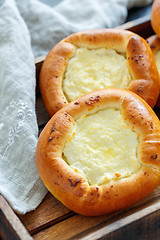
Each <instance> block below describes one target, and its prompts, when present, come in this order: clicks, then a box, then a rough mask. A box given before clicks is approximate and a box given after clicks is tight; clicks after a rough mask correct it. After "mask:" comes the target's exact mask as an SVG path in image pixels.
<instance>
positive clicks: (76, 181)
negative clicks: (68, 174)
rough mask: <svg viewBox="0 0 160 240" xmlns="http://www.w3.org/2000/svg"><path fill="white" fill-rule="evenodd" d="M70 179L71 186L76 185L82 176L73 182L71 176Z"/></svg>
mask: <svg viewBox="0 0 160 240" xmlns="http://www.w3.org/2000/svg"><path fill="white" fill-rule="evenodd" d="M68 180H69V182H70V183H71V187H76V185H77V184H78V183H80V182H81V181H82V179H81V178H79V179H76V180H75V182H74V183H73V182H72V179H71V178H68Z"/></svg>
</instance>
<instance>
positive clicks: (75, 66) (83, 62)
mask: <svg viewBox="0 0 160 240" xmlns="http://www.w3.org/2000/svg"><path fill="white" fill-rule="evenodd" d="M131 80H132V79H131V75H130V73H129V70H128V66H127V60H126V58H125V57H124V56H123V55H121V54H118V53H117V52H116V51H115V50H113V49H106V48H100V49H92V50H89V49H87V48H78V49H77V50H76V53H75V56H74V57H73V58H71V59H70V60H69V61H68V66H67V69H66V73H65V76H64V79H63V83H62V88H63V92H64V94H65V96H66V98H67V100H68V101H69V102H70V101H73V100H74V99H76V98H78V97H80V96H82V95H84V94H86V93H88V92H91V91H94V90H98V89H102V88H107V87H113V88H124V89H126V88H127V87H128V85H129V83H130V82H131Z"/></svg>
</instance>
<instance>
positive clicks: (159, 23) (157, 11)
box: [151, 0, 160, 37]
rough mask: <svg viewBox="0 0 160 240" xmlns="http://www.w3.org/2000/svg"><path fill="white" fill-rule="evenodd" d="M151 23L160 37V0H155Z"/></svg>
mask: <svg viewBox="0 0 160 240" xmlns="http://www.w3.org/2000/svg"><path fill="white" fill-rule="evenodd" d="M151 25H152V28H153V30H154V31H155V33H156V34H157V35H158V36H159V37H160V1H159V0H154V2H153V4H152V11H151Z"/></svg>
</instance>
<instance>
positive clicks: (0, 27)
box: [0, 0, 151, 214]
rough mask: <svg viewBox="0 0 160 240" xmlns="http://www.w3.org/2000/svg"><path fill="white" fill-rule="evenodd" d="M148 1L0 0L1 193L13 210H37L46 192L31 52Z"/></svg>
mask: <svg viewBox="0 0 160 240" xmlns="http://www.w3.org/2000/svg"><path fill="white" fill-rule="evenodd" d="M150 2H151V0H131V1H129V0H94V1H93V0H81V1H75V0H63V1H61V2H60V3H59V4H58V5H56V6H55V7H54V8H51V7H49V6H47V5H45V4H43V3H41V2H39V1H37V0H2V1H1V0H0V66H1V68H0V86H1V88H0V99H1V100H0V112H1V115H0V193H1V194H2V195H3V196H4V197H5V198H6V199H7V201H8V202H9V203H10V205H11V206H12V208H13V209H14V210H15V211H16V212H19V213H22V214H25V213H26V212H28V211H31V210H33V209H35V208H36V207H37V206H38V204H39V203H40V202H41V201H42V199H43V198H44V196H45V194H46V192H47V190H46V188H45V187H44V185H43V183H42V182H41V180H40V177H39V174H38V172H37V168H36V165H35V151H36V144H37V139H38V128H37V121H36V114H35V66H34V57H33V53H34V56H40V55H45V54H47V53H48V51H49V50H50V49H51V48H52V47H53V46H54V45H55V44H56V43H57V42H58V41H59V40H61V39H62V38H64V37H66V36H67V35H68V34H71V33H73V32H77V31H81V30H87V29H94V28H104V27H115V26H117V25H119V24H121V23H123V22H124V21H125V19H126V17H127V9H128V8H129V7H133V6H136V5H138V6H139V5H140V4H141V6H143V5H146V4H149V3H150ZM24 20H25V21H24ZM28 30H29V31H28ZM30 38H31V42H30ZM31 45H32V47H31Z"/></svg>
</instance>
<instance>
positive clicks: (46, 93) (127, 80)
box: [40, 29, 159, 116]
mask: <svg viewBox="0 0 160 240" xmlns="http://www.w3.org/2000/svg"><path fill="white" fill-rule="evenodd" d="M104 88H121V89H128V90H130V91H133V92H135V93H136V94H138V95H139V96H141V97H142V98H143V99H144V100H145V101H146V102H147V103H148V104H149V105H150V106H151V107H152V108H153V107H154V106H155V104H156V101H157V98H158V95H159V74H158V70H157V67H156V63H155V60H154V57H153V54H152V52H151V50H150V48H149V46H148V44H147V43H146V41H145V40H144V39H143V38H141V37H140V36H138V35H136V34H135V33H132V32H129V31H126V30H119V29H102V30H93V31H85V32H79V33H75V34H72V35H70V36H68V37H67V38H65V39H63V40H62V41H61V42H59V43H58V44H57V45H56V46H55V47H54V48H53V49H52V50H51V51H50V52H49V54H48V56H47V58H46V59H45V61H44V63H43V66H42V69H41V72H40V91H41V95H42V98H43V101H44V104H45V107H46V109H47V111H48V113H49V115H50V116H52V115H53V114H54V113H55V112H56V111H57V110H59V109H61V108H62V107H64V106H65V105H66V103H69V102H72V101H73V100H75V99H77V98H79V97H80V96H82V95H85V94H87V93H88V92H92V91H95V90H98V89H104Z"/></svg>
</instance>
